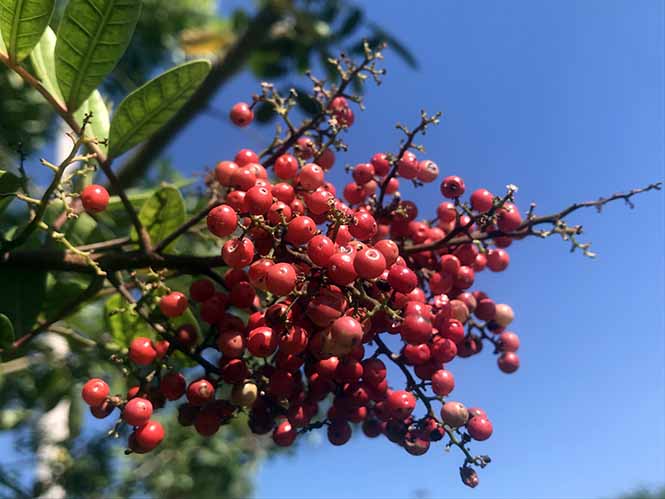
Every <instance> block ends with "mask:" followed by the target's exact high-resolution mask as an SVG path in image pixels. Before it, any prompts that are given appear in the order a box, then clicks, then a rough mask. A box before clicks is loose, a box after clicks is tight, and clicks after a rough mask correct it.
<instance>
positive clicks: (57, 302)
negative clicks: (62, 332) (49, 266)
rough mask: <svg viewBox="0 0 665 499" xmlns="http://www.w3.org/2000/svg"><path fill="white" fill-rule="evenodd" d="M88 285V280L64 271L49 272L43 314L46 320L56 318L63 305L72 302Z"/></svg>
mask: <svg viewBox="0 0 665 499" xmlns="http://www.w3.org/2000/svg"><path fill="white" fill-rule="evenodd" d="M87 287H88V282H87V281H86V280H85V279H83V278H81V277H79V276H74V275H71V274H66V273H64V272H62V273H58V274H49V275H48V277H47V279H46V293H45V296H44V304H43V308H42V314H43V315H44V318H45V319H46V320H50V319H55V318H57V317H58V313H59V312H60V311H61V310H62V309H63V307H65V306H67V305H69V304H71V303H72V302H73V301H74V300H75V299H76V297H77V296H80V295H81V293H83V291H84V290H85V288H87Z"/></svg>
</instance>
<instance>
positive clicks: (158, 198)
mask: <svg viewBox="0 0 665 499" xmlns="http://www.w3.org/2000/svg"><path fill="white" fill-rule="evenodd" d="M139 220H141V223H143V226H144V227H145V228H146V229H147V230H148V233H149V234H150V239H151V240H152V241H153V242H154V243H155V244H157V243H159V242H160V241H161V240H162V239H164V238H165V237H166V236H168V235H169V234H170V233H171V232H173V231H174V230H175V229H177V228H178V227H179V226H180V225H182V224H183V222H184V221H185V201H184V200H183V198H182V195H181V194H180V191H179V190H178V189H176V188H175V187H173V186H164V187H162V188H160V189H159V190H157V191H156V192H155V193H154V194H153V195H152V196H151V197H150V199H148V200H147V201H146V202H145V203H144V204H143V206H141V211H139ZM131 237H132V239H133V240H134V241H136V240H138V236H137V234H136V230H135V229H133V228H132V232H131ZM171 247H173V243H171V244H170V245H169V246H167V249H168V248H171Z"/></svg>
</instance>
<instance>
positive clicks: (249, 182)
mask: <svg viewBox="0 0 665 499" xmlns="http://www.w3.org/2000/svg"><path fill="white" fill-rule="evenodd" d="M254 184H256V174H255V173H254V172H253V171H252V169H251V168H249V167H240V168H238V169H237V170H235V171H234V172H233V173H232V174H231V186H232V187H235V188H236V189H238V190H240V191H247V190H248V189H249V188H250V187H253V186H254Z"/></svg>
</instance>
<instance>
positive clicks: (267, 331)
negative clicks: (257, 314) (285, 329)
mask: <svg viewBox="0 0 665 499" xmlns="http://www.w3.org/2000/svg"><path fill="white" fill-rule="evenodd" d="M278 340H279V338H278V335H277V334H275V332H274V331H273V330H272V329H271V328H269V327H266V326H261V327H257V328H255V329H252V330H251V331H250V332H249V335H248V336H247V350H249V353H251V354H252V355H254V356H255V357H268V356H270V355H272V354H273V353H274V352H275V350H277V343H278Z"/></svg>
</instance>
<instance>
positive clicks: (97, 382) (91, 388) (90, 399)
mask: <svg viewBox="0 0 665 499" xmlns="http://www.w3.org/2000/svg"><path fill="white" fill-rule="evenodd" d="M109 392H110V388H109V385H108V384H107V383H106V381H104V380H102V379H99V378H92V379H89V380H88V381H87V382H86V383H85V385H83V389H82V390H81V397H82V398H83V400H84V401H85V403H86V404H88V405H89V406H90V407H99V406H101V405H102V404H103V403H104V401H105V400H106V397H108V395H109Z"/></svg>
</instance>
